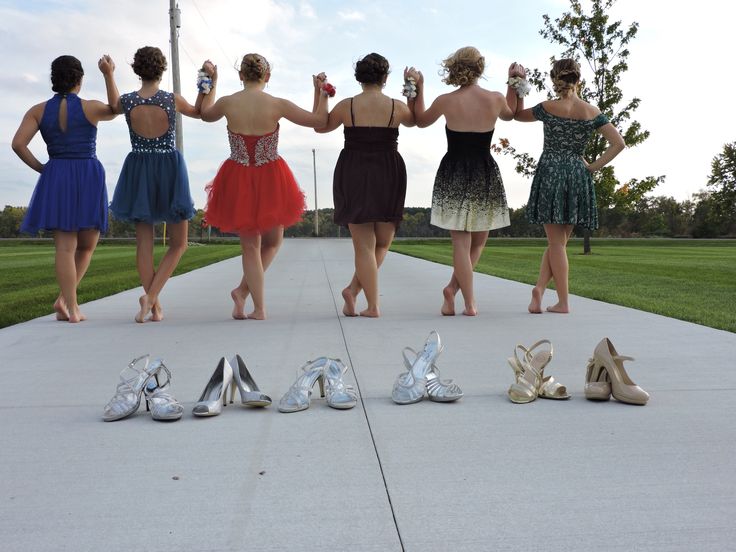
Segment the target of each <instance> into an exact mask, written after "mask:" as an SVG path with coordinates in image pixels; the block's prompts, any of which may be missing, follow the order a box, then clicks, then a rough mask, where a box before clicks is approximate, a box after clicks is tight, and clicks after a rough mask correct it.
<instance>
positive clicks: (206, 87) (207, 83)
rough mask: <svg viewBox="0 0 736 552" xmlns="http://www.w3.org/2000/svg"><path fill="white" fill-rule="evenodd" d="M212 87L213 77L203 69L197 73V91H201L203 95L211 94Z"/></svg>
mask: <svg viewBox="0 0 736 552" xmlns="http://www.w3.org/2000/svg"><path fill="white" fill-rule="evenodd" d="M212 87H213V84H212V77H210V76H209V75H208V74H207V73H205V72H204V71H203V70H202V69H200V70H199V71H197V90H199V92H200V93H201V94H209V93H210V92H211V91H212Z"/></svg>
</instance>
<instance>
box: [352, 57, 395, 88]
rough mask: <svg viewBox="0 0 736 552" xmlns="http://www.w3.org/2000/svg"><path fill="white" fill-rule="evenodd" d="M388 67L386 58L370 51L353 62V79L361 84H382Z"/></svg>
mask: <svg viewBox="0 0 736 552" xmlns="http://www.w3.org/2000/svg"><path fill="white" fill-rule="evenodd" d="M389 69H390V68H389V64H388V60H387V59H386V58H385V57H383V56H382V55H381V54H377V53H375V52H372V53H370V54H368V55H367V56H365V57H364V58H363V59H361V60H360V61H359V62H357V63H356V64H355V80H357V81H358V82H359V83H362V84H383V81H384V80H385V79H386V76H387V75H388V73H389Z"/></svg>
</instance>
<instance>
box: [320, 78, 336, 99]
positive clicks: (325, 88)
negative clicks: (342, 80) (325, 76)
mask: <svg viewBox="0 0 736 552" xmlns="http://www.w3.org/2000/svg"><path fill="white" fill-rule="evenodd" d="M335 92H337V88H335V87H334V86H333V85H331V84H330V83H329V82H327V81H324V82H323V83H322V93H323V94H324V95H325V96H327V97H328V98H332V97H334V95H335Z"/></svg>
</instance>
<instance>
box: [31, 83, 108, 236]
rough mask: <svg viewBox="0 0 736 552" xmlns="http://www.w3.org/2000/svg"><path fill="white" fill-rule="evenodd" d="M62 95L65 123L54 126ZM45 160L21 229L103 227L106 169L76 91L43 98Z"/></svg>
mask: <svg viewBox="0 0 736 552" xmlns="http://www.w3.org/2000/svg"><path fill="white" fill-rule="evenodd" d="M64 98H66V105H67V128H66V131H64V130H62V129H61V127H60V126H59V108H60V106H61V101H62V99H64ZM39 128H40V130H41V136H42V137H43V140H44V142H46V147H47V149H48V154H49V161H48V163H46V165H45V166H44V168H43V172H42V173H41V176H40V177H39V178H38V182H37V183H36V188H35V189H34V190H33V196H32V197H31V201H30V204H29V205H28V211H27V212H26V216H25V218H24V219H23V223H22V224H21V227H20V229H21V232H26V233H29V234H36V233H38V231H39V230H62V231H64V232H78V231H79V230H91V229H97V230H100V231H101V232H105V231H107V188H106V187H105V169H104V168H103V167H102V164H101V163H100V162H99V161H98V160H97V156H96V140H97V127H96V126H95V125H93V124H92V123H90V122H89V121H88V120H87V118H86V117H85V116H84V111H82V101H81V100H80V99H79V97H78V96H77V95H76V94H66V95H62V94H56V95H55V96H54V97H53V98H51V99H50V100H49V101H47V102H46V106H45V107H44V110H43V116H42V117H41V123H40V124H39Z"/></svg>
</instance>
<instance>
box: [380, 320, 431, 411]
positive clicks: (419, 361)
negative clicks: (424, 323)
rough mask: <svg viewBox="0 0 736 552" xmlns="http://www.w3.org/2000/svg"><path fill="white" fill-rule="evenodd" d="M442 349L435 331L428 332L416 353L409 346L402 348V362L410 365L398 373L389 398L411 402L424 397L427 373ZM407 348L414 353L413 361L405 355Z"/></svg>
mask: <svg viewBox="0 0 736 552" xmlns="http://www.w3.org/2000/svg"><path fill="white" fill-rule="evenodd" d="M442 349H443V346H442V342H441V340H440V336H439V334H438V333H437V332H436V331H432V332H430V334H429V337H428V338H427V340H426V341H425V342H424V348H423V349H422V352H421V353H419V354H417V353H416V351H414V350H413V349H411V348H410V347H406V348H405V349H404V351H403V354H404V363H405V364H411V367H410V368H409V369H408V371H406V372H403V373H401V374H399V376H398V377H397V378H396V381H395V382H394V387H393V389H392V390H391V399H392V400H393V401H394V402H395V403H396V404H412V403H416V402H419V401H421V400H422V399H423V398H424V393H425V391H426V389H427V375H428V374H429V372H430V371H431V370H432V365H433V364H434V361H435V360H437V357H438V356H440V353H441V352H442ZM407 350H408V351H410V352H411V353H413V354H414V355H415V358H414V361H413V362H411V363H410V362H409V361H408V360H407V357H406V351H407Z"/></svg>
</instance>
